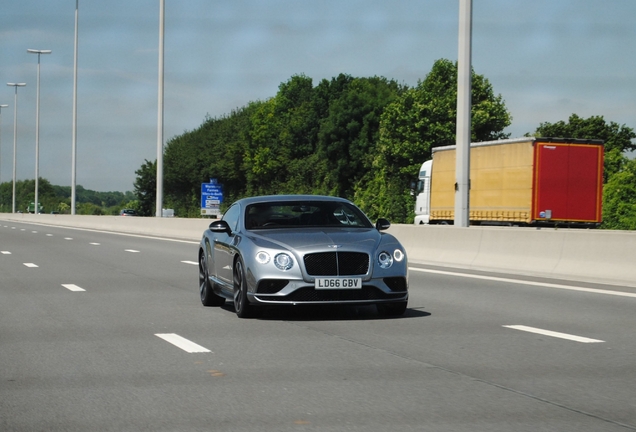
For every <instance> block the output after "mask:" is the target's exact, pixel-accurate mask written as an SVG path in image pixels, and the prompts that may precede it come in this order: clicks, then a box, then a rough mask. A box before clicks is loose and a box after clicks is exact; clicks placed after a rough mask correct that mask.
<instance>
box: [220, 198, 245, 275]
mask: <svg viewBox="0 0 636 432" xmlns="http://www.w3.org/2000/svg"><path fill="white" fill-rule="evenodd" d="M240 211H241V209H240V208H239V205H237V204H235V205H233V206H232V207H230V208H229V209H228V211H226V212H225V214H224V215H223V220H224V221H226V222H227V224H228V225H229V226H230V228H231V230H232V233H231V234H228V233H217V235H216V236H215V238H214V268H215V271H216V277H217V278H218V279H220V280H221V281H222V282H223V283H226V284H228V285H231V284H232V280H233V275H232V270H233V261H234V254H235V249H234V246H235V244H236V240H237V236H236V234H235V232H236V230H237V228H238V221H239V215H240Z"/></svg>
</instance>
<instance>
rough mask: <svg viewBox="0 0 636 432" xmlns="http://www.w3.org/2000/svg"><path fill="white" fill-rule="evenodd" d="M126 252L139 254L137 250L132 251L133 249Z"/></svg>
mask: <svg viewBox="0 0 636 432" xmlns="http://www.w3.org/2000/svg"><path fill="white" fill-rule="evenodd" d="M126 252H131V253H139V251H138V250H134V249H126Z"/></svg>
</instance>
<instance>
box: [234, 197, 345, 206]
mask: <svg viewBox="0 0 636 432" xmlns="http://www.w3.org/2000/svg"><path fill="white" fill-rule="evenodd" d="M285 201H289V202H291V201H334V202H346V203H351V201H349V200H348V199H345V198H340V197H333V196H327V195H263V196H255V197H249V198H242V199H240V200H238V201H236V203H240V204H243V205H249V204H254V203H268V202H285Z"/></svg>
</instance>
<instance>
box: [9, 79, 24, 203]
mask: <svg viewBox="0 0 636 432" xmlns="http://www.w3.org/2000/svg"><path fill="white" fill-rule="evenodd" d="M7 85H8V86H9V87H15V97H14V102H13V200H12V206H11V213H15V161H16V154H17V150H18V87H24V86H25V85H26V83H7Z"/></svg>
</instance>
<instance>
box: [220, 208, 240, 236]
mask: <svg viewBox="0 0 636 432" xmlns="http://www.w3.org/2000/svg"><path fill="white" fill-rule="evenodd" d="M240 213H241V209H240V208H239V206H238V205H237V204H234V205H233V206H232V207H230V208H229V209H228V211H226V212H225V214H224V215H223V220H224V221H226V222H227V224H228V225H229V226H230V228H232V231H236V229H237V228H238V220H239V215H240Z"/></svg>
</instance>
